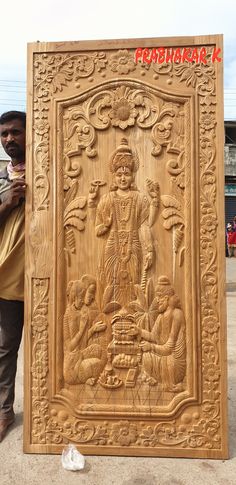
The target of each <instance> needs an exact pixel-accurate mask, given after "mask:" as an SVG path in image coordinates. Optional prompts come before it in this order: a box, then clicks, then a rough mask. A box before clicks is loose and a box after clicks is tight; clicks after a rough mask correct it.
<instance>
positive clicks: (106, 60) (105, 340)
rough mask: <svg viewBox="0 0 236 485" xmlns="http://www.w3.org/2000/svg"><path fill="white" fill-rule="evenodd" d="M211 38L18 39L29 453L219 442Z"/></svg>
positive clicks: (219, 183) (221, 317)
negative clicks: (24, 125) (24, 87)
mask: <svg viewBox="0 0 236 485" xmlns="http://www.w3.org/2000/svg"><path fill="white" fill-rule="evenodd" d="M144 43H145V45H144ZM140 45H143V46H144V47H156V46H157V45H158V46H162V47H166V48H167V47H168V48H170V47H173V46H174V47H176V46H177V47H178V46H180V47H181V48H183V46H187V47H188V46H189V47H191V48H192V47H194V46H195V47H196V46H197V48H198V49H200V48H201V47H205V48H206V51H207V59H208V61H207V64H204V63H203V62H200V63H199V64H196V63H189V62H184V63H178V62H169V63H165V64H158V63H154V62H152V63H150V64H148V63H141V62H138V63H137V62H135V49H136V48H138V47H140ZM216 46H218V47H219V46H221V38H220V37H217V36H213V37H206V38H204V37H201V38H191V39H190V38H185V39H184V38H180V39H149V40H145V41H140V40H130V41H104V42H99V43H96V42H78V43H77V42H75V43H62V44H60V43H57V44H56V43H55V44H41V43H38V44H32V45H30V46H29V68H28V70H29V95H28V108H29V109H28V184H29V195H28V200H27V220H26V237H27V239H26V240H27V242H28V244H27V246H26V296H27V298H26V332H25V334H26V351H25V362H26V375H25V393H26V404H25V411H26V412H25V415H26V418H25V438H24V447H25V451H27V452H39V453H59V452H61V450H62V448H63V447H64V446H65V444H66V443H68V442H74V443H75V444H76V445H77V446H78V447H79V449H80V450H81V451H82V452H84V453H88V454H92V453H96V454H120V453H122V454H124V455H147V456H189V457H212V458H222V457H226V456H227V440H226V406H225V399H226V392H225V388H226V383H225V381H226V379H225V376H226V369H225V363H224V362H225V302H224V297H223V286H224V277H223V276H224V274H223V255H224V251H223V246H224V237H223V236H224V234H223V229H222V228H223V207H222V202H223V163H222V160H223V158H222V154H223V138H222V133H223V128H222V126H223V125H222V123H223V121H222V72H221V70H222V65H221V63H218V62H216V63H212V62H211V61H210V60H209V59H210V56H211V52H212V51H213V49H214V47H216ZM221 225H222V228H221ZM222 391H224V392H222Z"/></svg>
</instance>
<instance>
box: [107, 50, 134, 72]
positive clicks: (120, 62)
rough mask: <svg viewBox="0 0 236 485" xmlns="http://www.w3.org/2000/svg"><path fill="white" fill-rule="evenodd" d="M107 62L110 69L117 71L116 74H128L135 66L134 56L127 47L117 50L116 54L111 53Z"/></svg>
mask: <svg viewBox="0 0 236 485" xmlns="http://www.w3.org/2000/svg"><path fill="white" fill-rule="evenodd" d="M109 64H110V67H111V70H112V71H113V72H118V74H128V73H129V72H130V71H134V70H135V68H136V64H135V62H134V56H133V55H132V54H130V53H129V51H127V49H124V50H119V51H118V52H116V54H112V55H111V59H110V62H109Z"/></svg>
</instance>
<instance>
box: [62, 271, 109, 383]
mask: <svg viewBox="0 0 236 485" xmlns="http://www.w3.org/2000/svg"><path fill="white" fill-rule="evenodd" d="M95 292H96V280H95V279H94V278H93V277H91V276H88V275H85V276H83V277H82V278H81V280H76V281H70V282H69V284H68V287H67V300H68V303H67V308H66V311H65V315H64V366H63V371H64V379H65V382H66V383H67V384H79V383H81V384H82V383H88V384H94V383H95V382H96V380H97V379H98V377H99V374H100V372H101V370H102V367H103V365H104V364H103V363H102V348H101V346H100V345H98V344H91V345H88V340H89V336H90V333H91V328H93V327H91V324H92V321H93V318H94V314H95V313H96V309H95V308H94V299H95ZM90 327H91V328H90ZM105 328H106V325H105V324H104V323H102V322H97V324H96V331H97V332H100V331H103V330H104V329H105Z"/></svg>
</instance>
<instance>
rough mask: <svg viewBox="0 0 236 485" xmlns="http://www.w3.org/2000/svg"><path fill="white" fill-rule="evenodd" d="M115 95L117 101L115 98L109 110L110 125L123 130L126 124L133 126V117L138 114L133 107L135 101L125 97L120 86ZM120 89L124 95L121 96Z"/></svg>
mask: <svg viewBox="0 0 236 485" xmlns="http://www.w3.org/2000/svg"><path fill="white" fill-rule="evenodd" d="M119 91H120V97H119V93H117V94H118V96H117V98H118V99H117V101H116V100H115V101H114V103H113V105H112V109H111V111H110V112H109V118H111V124H112V126H119V128H121V129H122V130H125V128H127V127H128V126H133V125H134V124H135V118H136V117H137V115H138V111H137V110H136V109H135V103H134V102H131V101H129V100H128V99H127V97H125V92H124V89H122V88H120V89H119ZM122 91H123V92H124V96H122V94H123V93H122Z"/></svg>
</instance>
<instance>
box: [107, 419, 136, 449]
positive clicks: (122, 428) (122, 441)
mask: <svg viewBox="0 0 236 485" xmlns="http://www.w3.org/2000/svg"><path fill="white" fill-rule="evenodd" d="M111 438H112V441H113V443H114V444H119V445H121V446H130V445H132V444H134V443H135V442H136V440H137V438H138V430H137V426H136V424H130V423H129V422H128V421H120V422H119V423H116V424H113V426H112V432H111Z"/></svg>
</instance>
